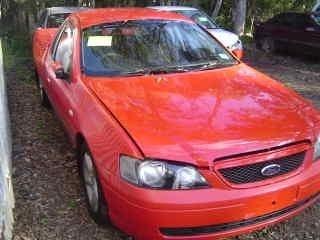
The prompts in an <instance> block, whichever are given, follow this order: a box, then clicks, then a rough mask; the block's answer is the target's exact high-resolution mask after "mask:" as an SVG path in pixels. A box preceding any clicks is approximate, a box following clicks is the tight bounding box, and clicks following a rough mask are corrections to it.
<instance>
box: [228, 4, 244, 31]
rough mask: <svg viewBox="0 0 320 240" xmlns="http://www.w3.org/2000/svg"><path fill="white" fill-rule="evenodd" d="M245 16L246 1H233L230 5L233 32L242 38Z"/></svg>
mask: <svg viewBox="0 0 320 240" xmlns="http://www.w3.org/2000/svg"><path fill="white" fill-rule="evenodd" d="M246 15H247V0H233V5H232V23H233V31H234V32H235V33H236V34H238V35H239V36H242V35H243V34H244V30H245V23H246Z"/></svg>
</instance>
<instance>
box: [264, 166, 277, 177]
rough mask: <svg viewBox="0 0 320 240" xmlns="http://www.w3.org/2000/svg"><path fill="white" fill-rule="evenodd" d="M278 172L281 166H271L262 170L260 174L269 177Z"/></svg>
mask: <svg viewBox="0 0 320 240" xmlns="http://www.w3.org/2000/svg"><path fill="white" fill-rule="evenodd" d="M280 171H281V166H280V165H279V164H271V165H268V166H265V167H264V168H262V170H261V174H262V175H263V176H265V177H271V176H275V175H277V174H279V173H280Z"/></svg>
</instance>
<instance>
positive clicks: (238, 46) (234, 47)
mask: <svg viewBox="0 0 320 240" xmlns="http://www.w3.org/2000/svg"><path fill="white" fill-rule="evenodd" d="M229 49H230V51H234V50H242V42H241V40H238V41H237V42H236V43H235V44H233V45H232V46H230V47H229Z"/></svg>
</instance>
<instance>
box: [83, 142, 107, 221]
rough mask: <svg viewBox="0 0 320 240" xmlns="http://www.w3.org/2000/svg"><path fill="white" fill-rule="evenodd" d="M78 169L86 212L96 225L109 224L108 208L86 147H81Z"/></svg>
mask: <svg viewBox="0 0 320 240" xmlns="http://www.w3.org/2000/svg"><path fill="white" fill-rule="evenodd" d="M79 167H80V176H81V179H82V182H83V186H84V190H85V197H86V202H87V207H88V211H89V213H90V215H91V217H92V218H93V220H94V221H95V222H96V223H98V224H100V225H105V224H107V223H109V217H108V207H107V204H106V201H105V199H104V196H103V193H102V190H101V185H100V182H99V178H98V175H97V171H96V167H95V164H94V161H93V158H92V156H91V153H90V152H89V150H88V148H87V147H86V146H83V147H82V151H81V154H80V159H79Z"/></svg>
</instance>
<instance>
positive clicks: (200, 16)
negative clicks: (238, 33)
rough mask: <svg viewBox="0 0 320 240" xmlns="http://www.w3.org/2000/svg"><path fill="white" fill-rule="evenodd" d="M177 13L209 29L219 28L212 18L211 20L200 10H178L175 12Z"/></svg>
mask: <svg viewBox="0 0 320 240" xmlns="http://www.w3.org/2000/svg"><path fill="white" fill-rule="evenodd" d="M175 12H177V13H180V14H182V15H184V16H186V17H188V18H191V19H192V20H193V21H195V22H196V23H197V24H199V25H201V26H203V27H205V28H208V29H213V28H218V27H219V26H218V25H217V24H216V23H215V21H213V19H212V18H210V17H209V16H208V15H207V14H206V13H204V12H202V11H200V10H177V11H175Z"/></svg>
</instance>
